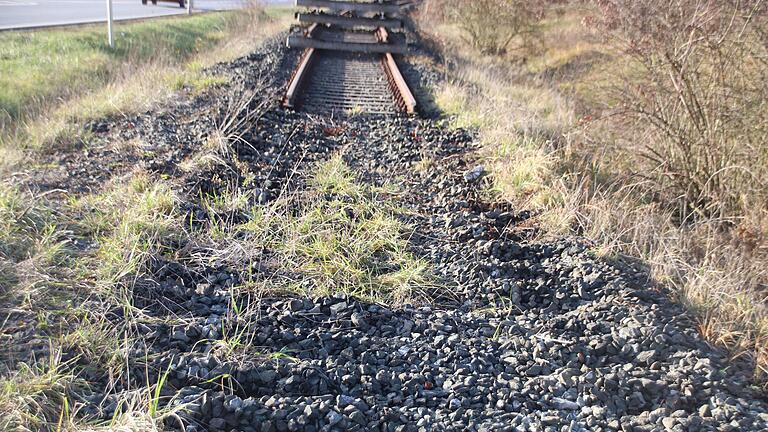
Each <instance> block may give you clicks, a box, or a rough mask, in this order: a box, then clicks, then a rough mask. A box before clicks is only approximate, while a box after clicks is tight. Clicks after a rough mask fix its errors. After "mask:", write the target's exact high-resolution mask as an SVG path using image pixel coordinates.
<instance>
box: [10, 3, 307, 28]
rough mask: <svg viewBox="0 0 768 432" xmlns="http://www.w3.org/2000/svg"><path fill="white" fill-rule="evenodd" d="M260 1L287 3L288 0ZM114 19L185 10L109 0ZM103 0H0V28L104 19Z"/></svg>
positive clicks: (212, 7)
mask: <svg viewBox="0 0 768 432" xmlns="http://www.w3.org/2000/svg"><path fill="white" fill-rule="evenodd" d="M263 3H270V4H290V3H292V2H291V0H271V1H267V2H263ZM245 4H247V0H194V3H193V6H194V10H195V11H218V10H230V9H237V8H241V7H243V6H244V5H245ZM112 10H113V13H114V18H115V20H125V19H135V18H149V17H157V16H166V15H179V14H184V13H186V10H185V9H182V8H180V7H179V4H178V3H177V2H170V1H158V3H157V5H152V3H151V0H150V1H149V2H148V4H147V5H146V6H144V5H142V4H141V0H112ZM106 16H107V0H0V30H7V29H14V28H31V27H46V26H55V25H66V24H85V23H92V22H103V21H106Z"/></svg>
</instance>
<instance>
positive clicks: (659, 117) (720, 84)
mask: <svg viewBox="0 0 768 432" xmlns="http://www.w3.org/2000/svg"><path fill="white" fill-rule="evenodd" d="M597 3H598V5H599V6H600V8H601V11H602V14H601V18H600V20H599V24H600V25H601V26H602V28H603V29H606V30H609V34H610V35H612V36H613V37H614V38H615V39H614V40H616V41H618V42H619V46H620V48H621V49H622V50H623V51H624V52H625V53H626V54H628V55H629V56H630V58H631V60H632V66H631V67H630V71H629V72H628V73H627V76H626V77H625V78H626V80H625V82H624V85H622V86H621V89H620V92H619V96H620V97H619V100H620V101H621V111H622V113H623V114H625V115H626V116H625V118H626V119H628V120H629V126H630V128H629V130H630V133H632V134H633V135H635V137H637V135H636V134H637V133H638V132H641V133H644V134H646V136H644V137H643V139H642V141H643V146H642V147H643V148H642V151H641V153H642V154H643V156H645V159H646V160H648V161H651V162H652V163H653V168H654V169H653V170H652V171H651V170H647V171H646V172H652V173H653V174H651V176H652V178H653V180H654V181H655V182H656V183H657V188H658V190H659V193H660V194H661V196H663V197H664V199H665V200H668V201H670V202H673V203H675V204H676V205H677V208H678V209H679V215H680V216H681V218H682V220H690V218H692V217H694V218H698V217H726V218H732V217H734V216H743V215H745V214H747V213H748V212H753V211H754V210H758V212H762V211H765V210H766V208H765V202H766V194H765V191H766V189H767V188H766V186H768V142H767V141H766V138H768V122H766V121H765V119H766V118H768V109H767V108H768V105H766V103H765V101H766V100H768V85H766V82H768V80H767V79H768V49H767V48H766V47H767V46H768V45H766V30H767V29H768V25H766V16H767V15H768V11H767V9H768V7H767V6H766V2H765V1H762V0H744V1H739V0H730V1H715V0H675V1H671V2H669V1H663V0H642V1H635V0H598V1H597Z"/></svg>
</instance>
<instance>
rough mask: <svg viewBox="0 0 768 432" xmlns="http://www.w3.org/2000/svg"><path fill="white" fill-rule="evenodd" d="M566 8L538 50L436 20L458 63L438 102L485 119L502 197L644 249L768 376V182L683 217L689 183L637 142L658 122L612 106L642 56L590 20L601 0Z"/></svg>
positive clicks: (609, 245)
mask: <svg viewBox="0 0 768 432" xmlns="http://www.w3.org/2000/svg"><path fill="white" fill-rule="evenodd" d="M564 12H565V13H564V14H552V15H550V16H549V18H547V19H546V20H545V21H544V22H543V32H542V34H541V37H542V38H541V41H542V49H540V50H538V51H529V52H527V53H526V54H525V56H520V55H517V56H510V55H507V56H503V57H498V56H496V57H490V56H485V55H481V54H479V53H477V52H473V50H472V49H471V47H470V46H469V45H468V44H466V43H464V42H463V41H462V40H461V34H460V32H459V31H457V30H456V28H455V27H453V26H452V25H451V24H450V23H446V22H445V21H439V22H432V23H430V25H429V28H432V29H437V32H436V33H437V35H439V36H437V35H436V37H438V38H443V43H444V47H445V50H446V52H447V54H448V55H449V56H450V58H451V62H452V63H453V64H455V68H454V69H453V70H451V71H449V74H448V76H449V77H450V79H449V81H448V83H447V84H445V85H444V86H442V87H441V88H439V89H437V91H436V93H437V94H436V99H437V102H438V105H439V106H440V107H441V108H442V109H443V110H444V111H445V112H447V113H448V114H451V115H452V118H453V119H454V120H453V121H454V124H455V125H456V126H472V127H478V128H479V130H480V139H481V140H482V142H483V144H484V150H483V151H482V154H481V156H482V157H484V158H485V159H486V160H487V162H488V164H489V165H490V167H491V168H492V171H493V173H492V174H493V179H494V185H495V192H496V194H497V197H499V198H500V199H505V200H509V201H511V202H513V203H515V204H516V205H517V206H518V207H520V208H528V209H532V210H535V211H536V212H537V216H536V218H537V219H538V220H539V222H540V226H542V227H544V228H546V230H545V231H546V234H545V236H551V235H560V234H566V233H577V234H582V235H584V236H586V237H587V238H589V239H591V240H593V241H594V243H595V251H596V253H598V254H600V255H601V256H604V257H605V258H606V259H621V258H622V257H623V256H631V257H637V258H641V259H642V260H644V261H645V262H646V263H647V264H648V268H649V270H650V275H651V278H652V280H653V281H654V282H655V283H659V284H661V285H663V286H666V287H668V288H669V289H670V292H671V295H672V296H673V297H674V298H675V299H676V300H677V301H679V302H681V303H683V304H685V305H686V306H687V307H688V309H689V310H690V311H691V313H692V314H693V315H694V316H695V317H697V319H698V322H699V327H700V330H701V332H702V334H703V335H704V336H705V337H706V338H707V339H708V340H710V341H711V342H713V343H715V344H717V345H720V346H723V347H726V348H728V349H729V350H730V352H731V353H732V355H733V357H734V358H739V359H741V360H744V361H746V362H748V363H751V364H752V365H753V367H754V376H755V382H756V383H758V384H760V385H765V384H766V382H768V379H767V378H768V308H767V307H766V304H767V302H766V300H768V299H767V298H766V286H768V285H767V283H768V274H767V271H766V268H768V245H767V244H766V238H768V230H767V226H766V224H765V221H766V218H765V209H764V205H762V204H754V203H756V202H757V201H759V200H760V199H761V198H760V196H761V195H762V192H760V191H756V190H754V186H755V184H756V183H754V182H752V183H750V184H745V185H744V186H745V187H744V188H742V189H741V191H742V192H741V194H742V202H744V203H753V204H751V205H750V206H751V207H750V208H749V209H748V208H747V206H744V207H743V208H742V209H741V210H740V211H739V212H738V213H737V214H736V215H735V216H736V217H734V214H733V213H731V214H730V216H728V217H723V215H722V214H717V215H713V214H710V216H708V217H698V218H697V219H695V220H691V219H687V220H686V221H685V222H684V223H681V218H680V211H679V208H680V207H679V206H678V205H676V201H675V200H674V199H673V198H674V197H675V196H677V195H674V194H671V195H670V194H668V193H666V192H669V191H671V189H667V190H664V192H665V193H660V189H659V185H661V184H663V183H660V182H659V181H658V179H659V178H661V176H663V175H665V174H666V173H667V172H665V171H664V170H661V169H659V168H658V167H657V166H656V165H653V164H651V163H648V161H649V159H643V158H642V157H641V155H640V152H639V151H638V150H639V149H640V148H642V147H643V146H647V144H649V136H648V135H645V134H643V133H641V132H642V131H643V130H647V129H648V128H647V127H646V128H645V129H643V128H642V123H638V127H640V130H638V129H637V128H634V127H632V128H629V127H628V124H627V123H626V122H624V121H620V120H621V117H618V116H616V110H614V109H613V108H614V107H615V106H616V104H617V102H619V101H620V100H621V94H620V93H619V92H617V91H616V90H617V89H620V88H622V86H624V84H625V81H623V80H622V79H620V78H622V77H624V78H631V77H633V76H634V75H633V74H636V73H637V72H638V71H640V70H641V69H640V68H639V66H638V65H637V63H636V62H634V61H633V60H632V59H631V58H630V57H629V56H626V55H623V54H622V51H621V50H620V47H618V46H616V45H613V44H610V43H608V41H606V40H605V39H603V38H600V37H598V36H599V33H597V32H595V31H594V29H593V28H590V27H588V26H584V24H583V23H584V20H585V18H587V17H589V16H590V15H591V14H592V13H593V12H594V11H593V10H591V9H589V8H583V7H581V6H571V7H568V8H566V9H565V10H564ZM753 121H754V122H760V120H759V119H758V117H753ZM762 124H764V122H763V123H762ZM758 153H759V151H758ZM686 156H690V155H686ZM763 156H764V155H763ZM763 156H760V155H759V154H755V155H754V157H753V158H752V159H754V160H751V161H749V164H747V165H742V166H751V164H754V163H762V162H759V161H760V160H761V159H760V158H761V157H763ZM662 157H664V158H666V157H668V156H667V155H665V154H664V153H662ZM731 162H734V161H733V160H732V161H731ZM667 166H669V165H667ZM747 170H748V171H749V172H751V173H752V174H753V175H755V174H756V173H757V172H759V170H754V169H749V168H747ZM657 176H658V177H657ZM761 181H764V177H763V180H761ZM763 192H764V191H763ZM755 200H757V201H755ZM731 208H733V207H731Z"/></svg>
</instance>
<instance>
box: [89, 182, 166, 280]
mask: <svg viewBox="0 0 768 432" xmlns="http://www.w3.org/2000/svg"><path fill="white" fill-rule="evenodd" d="M176 204H177V198H176V196H175V194H174V193H173V191H172V190H171V189H170V187H169V186H168V185H167V184H165V183H162V182H154V181H153V180H152V179H150V178H149V177H148V176H147V175H146V174H144V173H137V174H136V175H135V176H134V177H133V178H131V179H130V180H129V181H128V182H126V183H123V184H118V185H116V186H114V187H113V188H112V190H110V191H108V192H106V193H99V194H94V195H90V196H86V197H83V198H82V199H80V200H78V201H77V202H75V203H74V206H75V207H76V208H78V209H79V210H80V211H81V212H82V218H81V219H80V226H81V229H83V230H84V233H85V234H87V235H91V236H94V237H95V238H97V239H98V242H99V247H98V250H97V252H96V259H97V261H98V271H97V277H98V283H99V284H100V285H102V286H103V288H105V289H107V290H110V289H111V288H112V287H114V286H115V285H117V284H119V283H120V282H121V281H122V279H123V278H125V277H126V276H130V275H135V274H137V273H138V272H140V271H141V270H142V269H143V266H144V263H145V262H146V260H147V259H148V257H149V256H150V255H152V254H154V253H159V252H161V250H162V248H163V245H165V244H167V243H168V242H170V241H172V240H173V239H174V238H176V237H177V236H178V226H179V222H178V215H177V214H176Z"/></svg>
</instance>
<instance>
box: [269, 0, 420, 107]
mask: <svg viewBox="0 0 768 432" xmlns="http://www.w3.org/2000/svg"><path fill="white" fill-rule="evenodd" d="M413 3H414V2H413V1H402V0H400V1H387V2H380V3H372V2H363V1H331V0H296V6H299V7H306V8H314V9H313V10H311V11H309V12H302V13H297V14H296V18H297V21H298V23H299V24H300V25H302V26H304V27H301V31H300V32H294V33H292V34H290V35H289V37H288V40H287V44H288V46H289V47H290V48H300V49H303V50H304V51H303V53H302V55H301V58H300V61H299V64H298V66H297V67H296V69H295V70H294V73H293V75H292V76H291V80H290V82H289V84H288V90H287V92H286V94H285V97H284V100H283V104H284V105H285V106H287V107H292V108H296V107H297V106H298V107H302V108H307V109H311V110H314V111H341V110H344V111H358V110H359V111H362V112H369V113H382V114H390V113H393V112H396V111H400V112H405V113H408V114H414V113H416V99H415V98H414V97H413V94H412V93H411V91H410V89H409V88H408V85H407V83H406V81H405V79H404V78H403V75H402V73H401V72H400V69H399V68H398V66H397V62H396V61H395V58H394V56H393V55H397V54H406V53H407V52H408V49H407V45H406V43H405V40H404V37H402V35H393V34H392V33H391V31H393V30H397V29H400V28H402V26H403V24H402V21H401V19H400V17H401V16H402V14H403V13H404V12H405V11H406V10H407V9H408V8H409V7H411V6H412V5H413Z"/></svg>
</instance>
